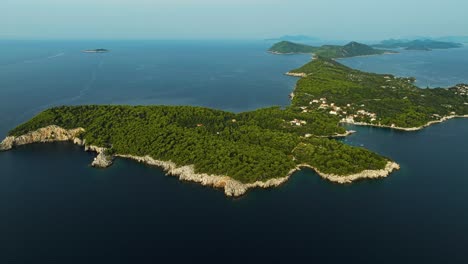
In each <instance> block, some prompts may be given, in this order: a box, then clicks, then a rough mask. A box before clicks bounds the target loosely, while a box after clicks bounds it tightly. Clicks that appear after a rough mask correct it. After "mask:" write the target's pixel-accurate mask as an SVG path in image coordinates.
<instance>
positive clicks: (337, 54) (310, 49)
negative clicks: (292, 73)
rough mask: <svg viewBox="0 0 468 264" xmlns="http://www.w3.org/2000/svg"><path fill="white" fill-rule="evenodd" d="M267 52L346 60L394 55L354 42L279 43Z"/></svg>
mask: <svg viewBox="0 0 468 264" xmlns="http://www.w3.org/2000/svg"><path fill="white" fill-rule="evenodd" d="M268 51H269V52H271V53H274V54H294V53H313V54H315V55H317V56H320V57H323V58H348V57H355V56H367V55H380V54H385V53H396V52H395V51H388V50H382V49H374V48H372V47H371V46H368V45H366V44H362V43H358V42H354V41H353V42H350V43H348V44H346V45H344V46H340V45H323V46H320V47H315V46H310V45H305V44H298V43H294V42H290V41H281V42H278V43H276V44H274V45H273V46H272V47H271V48H270V49H269V50H268Z"/></svg>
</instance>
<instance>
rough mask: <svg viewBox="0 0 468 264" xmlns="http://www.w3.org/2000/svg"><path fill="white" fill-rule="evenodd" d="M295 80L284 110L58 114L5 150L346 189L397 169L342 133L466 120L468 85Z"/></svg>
mask: <svg viewBox="0 0 468 264" xmlns="http://www.w3.org/2000/svg"><path fill="white" fill-rule="evenodd" d="M290 74H291V75H294V76H301V79H300V80H299V81H298V82H297V86H296V88H295V90H294V93H293V96H292V104H291V105H290V106H289V107H286V108H280V107H270V108H264V109H258V110H255V111H250V112H244V113H231V112H225V111H220V110H214V109H209V108H203V107H193V106H110V105H84V106H62V107H54V108H51V109H48V110H45V111H43V112H42V113H40V114H38V115H37V116H35V117H34V118H32V119H31V120H29V121H28V122H26V123H24V124H21V125H19V126H18V127H16V128H14V129H13V130H11V131H10V132H9V135H8V137H7V138H6V139H5V140H4V141H3V142H2V143H1V144H0V150H7V149H10V148H12V147H14V146H15V145H23V144H29V143H34V142H50V141H55V139H58V138H60V139H62V140H63V139H65V140H73V141H76V142H79V144H85V145H86V146H96V147H99V148H101V149H103V150H105V151H104V152H100V153H105V155H107V156H110V157H112V156H123V157H128V156H132V157H139V159H140V160H141V159H146V158H143V157H150V158H151V159H155V160H158V161H161V162H172V163H173V164H176V165H177V166H193V170H194V172H193V173H195V174H196V175H201V174H209V175H212V176H210V177H213V176H214V175H220V176H219V177H218V176H216V177H215V178H221V176H222V177H228V178H229V179H233V180H235V182H236V184H237V183H239V184H245V186H254V185H249V184H257V183H260V184H259V185H258V184H257V185H256V186H268V185H267V184H265V185H262V184H263V183H265V182H267V181H269V180H275V179H279V178H282V179H284V178H285V177H286V178H287V176H289V175H290V174H291V173H292V171H294V170H296V169H298V168H300V167H311V168H313V169H315V170H316V171H317V172H318V173H319V174H320V175H321V176H323V177H324V178H327V179H330V180H332V181H336V182H342V183H345V182H351V181H353V180H356V179H359V178H377V177H384V176H386V175H388V173H390V172H391V171H393V170H394V169H397V168H398V165H397V164H396V163H393V162H392V161H391V160H390V159H389V158H386V157H382V156H380V155H378V154H376V153H373V152H371V151H368V150H366V149H364V148H360V147H352V146H349V145H346V144H344V143H342V142H340V141H337V140H334V139H332V138H331V137H335V136H345V135H347V131H346V130H345V128H344V127H342V126H340V123H352V124H363V125H374V126H385V127H393V128H395V129H407V130H415V129H420V128H422V127H424V126H425V125H428V124H431V123H433V122H441V121H444V120H446V119H447V118H451V117H455V116H465V117H466V116H467V115H468V102H467V101H468V85H463V84H460V85H457V86H455V87H452V88H448V89H444V88H436V89H429V88H428V89H421V88H418V87H416V86H415V85H414V81H415V80H414V78H399V77H395V76H393V75H389V74H375V73H367V72H362V71H359V70H354V69H351V68H348V67H346V66H344V65H342V64H340V63H338V62H336V61H335V60H333V59H330V58H326V57H321V56H316V57H315V59H314V60H312V61H311V62H309V63H307V64H306V65H304V66H302V67H300V68H298V69H295V70H292V71H291V72H290ZM57 127H58V128H60V129H66V130H74V131H75V132H76V131H79V134H77V135H75V134H73V137H70V136H66V137H64V136H63V134H64V133H67V132H63V131H61V130H60V129H58V128H57ZM43 128H48V130H47V129H46V130H47V133H45V132H44V131H45V130H43ZM76 129H78V130H76ZM75 132H74V133H75ZM41 133H42V134H41ZM44 133H45V134H44ZM98 152H99V151H98ZM100 155H101V154H100ZM98 157H99V156H98ZM156 164H160V163H156ZM168 166H169V165H168ZM171 166H172V165H171ZM191 168H192V167H191ZM174 173H175V172H174ZM203 177H204V176H203ZM196 181H199V182H204V181H205V180H204V179H201V180H196ZM211 184H212V185H213V186H218V187H220V186H224V185H226V183H211ZM231 185H232V184H231ZM270 186H271V185H270ZM275 186H276V185H275ZM231 187H232V186H231ZM231 187H230V188H231ZM226 188H227V187H226ZM246 188H250V187H246ZM246 188H245V189H246ZM245 189H244V190H243V191H239V192H231V191H229V194H232V193H234V194H235V195H240V194H242V193H244V192H245ZM225 191H226V189H225ZM226 194H228V192H227V191H226Z"/></svg>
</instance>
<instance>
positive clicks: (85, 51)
mask: <svg viewBox="0 0 468 264" xmlns="http://www.w3.org/2000/svg"><path fill="white" fill-rule="evenodd" d="M109 51H110V50H107V49H91V50H83V52H84V53H107V52H109Z"/></svg>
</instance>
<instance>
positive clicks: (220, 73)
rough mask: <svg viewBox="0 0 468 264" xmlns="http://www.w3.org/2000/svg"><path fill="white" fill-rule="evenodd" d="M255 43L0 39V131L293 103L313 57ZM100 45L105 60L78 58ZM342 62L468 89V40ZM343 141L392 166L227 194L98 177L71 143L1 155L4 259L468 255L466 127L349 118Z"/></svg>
mask: <svg viewBox="0 0 468 264" xmlns="http://www.w3.org/2000/svg"><path fill="white" fill-rule="evenodd" d="M270 44H271V43H267V42H262V41H196V42H194V41H106V42H103V41H81V42H67V41H62V42H60V41H54V42H52V41H0V137H3V136H5V135H6V133H7V132H8V130H9V129H11V128H13V127H14V126H16V125H18V124H20V123H21V122H24V121H26V120H27V119H29V118H31V117H32V116H34V115H35V114H37V113H38V112H40V111H41V110H43V109H46V108H48V107H51V106H56V105H64V104H66V105H77V104H132V105H146V104H170V105H181V104H189V105H199V106H207V107H214V108H219V109H224V110H229V111H234V112H241V111H247V110H252V109H256V108H259V107H267V106H272V105H280V106H286V105H288V104H289V99H288V94H289V93H290V92H291V91H292V90H293V89H294V86H295V83H296V81H297V79H296V78H292V77H288V76H285V75H283V73H284V72H287V71H288V70H290V69H293V68H295V67H299V66H301V65H302V64H304V63H306V62H307V61H309V60H310V55H285V56H278V55H271V54H268V53H266V52H265V50H266V49H267V48H268V46H269V45H270ZM93 48H107V49H110V50H111V52H110V53H105V54H85V53H81V52H80V51H81V50H84V49H93ZM341 62H342V63H344V64H346V65H348V66H351V67H354V68H358V69H362V70H366V71H372V72H382V73H383V72H385V73H392V74H395V75H398V76H414V77H416V78H417V80H418V82H417V83H418V85H420V86H421V87H426V86H430V87H435V86H444V87H445V86H451V85H454V84H457V83H461V82H465V83H468V48H460V49H453V50H441V51H431V52H420V51H404V52H402V53H400V54H397V55H384V56H374V57H359V58H350V59H345V60H341ZM350 129H353V130H356V131H357V133H356V134H353V135H351V136H349V137H347V138H346V139H344V142H346V143H348V144H350V145H356V146H363V147H366V148H369V149H371V150H373V151H376V152H377V153H379V154H382V155H385V156H388V157H391V158H392V159H394V160H396V161H397V162H398V163H400V164H401V170H400V171H398V172H396V173H393V174H392V175H391V176H390V177H388V178H385V179H382V180H365V181H360V182H357V183H355V184H350V185H338V184H333V183H330V182H328V181H326V180H323V179H321V178H320V177H319V176H318V175H317V174H316V173H315V172H313V171H312V170H307V169H305V170H302V171H300V172H298V173H296V174H294V175H293V177H291V179H290V180H289V181H288V182H287V183H286V184H284V185H282V186H280V187H279V188H274V189H266V190H265V189H257V190H252V191H249V192H248V193H247V194H246V195H245V196H243V197H240V198H236V199H233V198H227V197H225V196H224V193H223V192H222V191H221V190H217V189H212V188H208V187H203V186H200V185H197V184H194V183H188V182H181V181H179V180H178V179H177V178H175V177H170V176H165V175H164V173H163V172H162V171H161V170H160V169H158V168H154V167H148V166H145V165H142V164H138V163H135V162H133V161H130V160H123V159H117V160H116V162H115V164H114V165H113V166H112V167H110V168H108V169H105V170H98V169H94V168H91V167H90V166H89V164H90V162H91V161H92V159H93V157H94V156H93V154H92V153H87V152H84V151H83V150H82V148H80V147H78V146H75V145H72V144H69V143H54V144H34V145H28V146H22V147H19V148H17V149H14V150H12V151H9V152H1V153H0V263H10V262H11V263H49V262H51V263H174V262H177V261H181V262H182V261H183V262H184V263H199V262H203V263H209V262H227V263H231V262H236V263H245V262H257V263H264V262H284V263H468V254H467V253H466V249H465V248H466V245H468V192H467V190H468V189H467V188H468V162H467V158H468V139H467V136H468V120H466V119H454V120H450V121H448V122H445V123H443V124H437V125H434V126H431V127H429V128H427V129H425V130H422V131H418V132H398V131H392V130H388V129H381V128H368V127H352V126H350Z"/></svg>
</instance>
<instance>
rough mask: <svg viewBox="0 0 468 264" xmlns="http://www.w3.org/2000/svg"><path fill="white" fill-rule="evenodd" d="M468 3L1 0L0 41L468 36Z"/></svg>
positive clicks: (436, 0)
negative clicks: (305, 36) (288, 36)
mask: <svg viewBox="0 0 468 264" xmlns="http://www.w3.org/2000/svg"><path fill="white" fill-rule="evenodd" d="M466 10H468V1H464V0H463V1H462V0H444V1H441V0H393V1H380V0H353V1H343V0H315V1H311V0H287V1H285V0H281V1H280V0H269V1H267V0H41V1H38V0H0V25H2V26H1V27H0V39H264V38H272V37H279V36H281V35H286V34H288V35H294V34H303V35H308V36H314V37H319V38H321V39H334V40H346V39H348V40H350V39H354V40H377V39H383V38H391V37H393V38H398V37H410V36H428V37H438V36H448V35H468V31H467V29H468V20H467V19H466V15H465V13H466Z"/></svg>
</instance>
